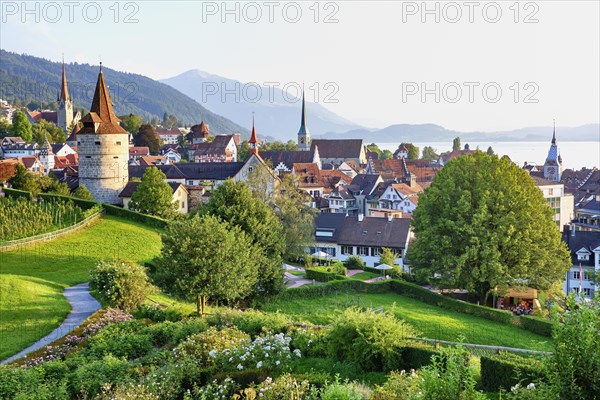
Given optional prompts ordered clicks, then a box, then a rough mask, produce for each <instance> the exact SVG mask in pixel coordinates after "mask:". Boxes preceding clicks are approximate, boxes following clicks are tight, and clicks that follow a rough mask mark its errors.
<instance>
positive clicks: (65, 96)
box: [59, 57, 70, 101]
mask: <svg viewBox="0 0 600 400" xmlns="http://www.w3.org/2000/svg"><path fill="white" fill-rule="evenodd" d="M59 100H60V101H67V100H70V98H69V89H68V88H67V74H66V72H65V58H64V57H63V63H62V84H61V87H60V98H59Z"/></svg>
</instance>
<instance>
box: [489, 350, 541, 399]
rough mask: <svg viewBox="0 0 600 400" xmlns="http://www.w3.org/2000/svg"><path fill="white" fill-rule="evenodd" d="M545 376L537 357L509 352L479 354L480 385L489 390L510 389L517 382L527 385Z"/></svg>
mask: <svg viewBox="0 0 600 400" xmlns="http://www.w3.org/2000/svg"><path fill="white" fill-rule="evenodd" d="M545 377H546V370H545V366H544V363H543V362H542V360H541V359H539V358H534V357H523V356H518V355H516V354H510V353H501V354H499V355H493V356H481V386H482V387H483V389H484V390H486V391H489V392H497V391H499V390H500V388H504V390H510V388H511V387H513V386H515V385H516V384H517V383H521V385H528V384H530V383H532V382H537V381H539V380H543V379H544V378H545Z"/></svg>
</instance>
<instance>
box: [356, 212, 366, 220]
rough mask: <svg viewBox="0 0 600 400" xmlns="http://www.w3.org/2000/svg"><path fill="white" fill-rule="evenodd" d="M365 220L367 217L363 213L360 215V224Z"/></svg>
mask: <svg viewBox="0 0 600 400" xmlns="http://www.w3.org/2000/svg"><path fill="white" fill-rule="evenodd" d="M363 219H365V215H364V214H363V213H360V214H358V222H363Z"/></svg>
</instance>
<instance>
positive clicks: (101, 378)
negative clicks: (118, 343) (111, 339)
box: [71, 354, 130, 398]
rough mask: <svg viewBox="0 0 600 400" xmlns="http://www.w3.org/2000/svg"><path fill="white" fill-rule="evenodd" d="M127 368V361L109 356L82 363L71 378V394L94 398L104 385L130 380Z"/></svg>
mask: <svg viewBox="0 0 600 400" xmlns="http://www.w3.org/2000/svg"><path fill="white" fill-rule="evenodd" d="M127 367H128V364H127V360H125V359H119V358H117V357H115V356H113V355H111V354H109V355H106V356H104V358H103V359H101V360H96V361H91V362H88V363H84V364H82V365H80V366H79V367H78V368H77V369H76V370H75V372H74V373H73V374H72V376H71V385H72V391H73V393H72V394H73V395H74V396H78V395H81V396H82V397H84V398H86V396H87V398H94V397H95V396H96V395H98V394H99V393H100V390H101V388H102V387H103V386H104V385H108V384H111V385H112V384H118V383H126V382H127V381H129V379H130V377H129V373H128V371H127Z"/></svg>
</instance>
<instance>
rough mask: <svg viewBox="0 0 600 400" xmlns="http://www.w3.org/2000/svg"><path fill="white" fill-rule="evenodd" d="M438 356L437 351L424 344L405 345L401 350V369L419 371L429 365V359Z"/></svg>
mask: <svg viewBox="0 0 600 400" xmlns="http://www.w3.org/2000/svg"><path fill="white" fill-rule="evenodd" d="M439 354H441V353H440V351H439V350H436V349H434V348H432V347H431V346H428V345H426V344H422V343H421V344H420V343H414V344H410V345H407V346H405V347H404V348H403V349H402V368H404V369H405V370H409V369H419V368H421V367H424V366H426V365H429V364H431V358H432V357H433V356H436V355H439Z"/></svg>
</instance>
